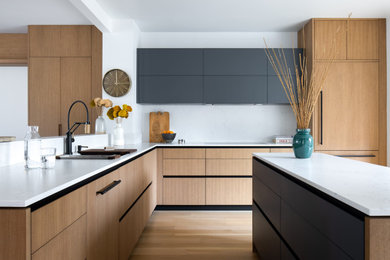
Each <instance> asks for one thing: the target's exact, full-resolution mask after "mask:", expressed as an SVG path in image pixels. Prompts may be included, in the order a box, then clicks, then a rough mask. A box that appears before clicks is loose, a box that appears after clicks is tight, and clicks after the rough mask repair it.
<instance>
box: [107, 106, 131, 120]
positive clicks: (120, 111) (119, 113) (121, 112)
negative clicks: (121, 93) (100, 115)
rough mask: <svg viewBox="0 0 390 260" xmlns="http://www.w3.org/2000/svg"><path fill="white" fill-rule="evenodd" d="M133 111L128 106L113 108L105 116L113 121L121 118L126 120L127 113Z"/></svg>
mask: <svg viewBox="0 0 390 260" xmlns="http://www.w3.org/2000/svg"><path fill="white" fill-rule="evenodd" d="M132 111H133V108H132V107H131V106H129V105H126V104H124V105H122V108H121V107H120V106H114V107H112V108H110V109H109V110H108V111H107V116H108V118H109V119H111V120H114V118H118V117H122V118H128V117H129V113H130V112H132Z"/></svg>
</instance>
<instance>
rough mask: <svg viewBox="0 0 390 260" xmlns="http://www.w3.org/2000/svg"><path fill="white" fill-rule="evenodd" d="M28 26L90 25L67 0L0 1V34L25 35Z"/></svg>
mask: <svg viewBox="0 0 390 260" xmlns="http://www.w3.org/2000/svg"><path fill="white" fill-rule="evenodd" d="M29 24H91V22H90V21H89V20H88V19H86V18H85V17H84V16H83V15H82V14H81V13H80V12H79V11H78V10H77V9H76V8H75V7H74V6H73V5H72V4H71V3H70V2H69V1H68V0H0V33H25V32H27V25H29Z"/></svg>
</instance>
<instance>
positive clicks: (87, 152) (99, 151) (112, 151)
mask: <svg viewBox="0 0 390 260" xmlns="http://www.w3.org/2000/svg"><path fill="white" fill-rule="evenodd" d="M136 151H137V149H87V150H82V151H80V152H79V153H80V154H82V155H112V154H119V155H124V154H128V153H134V152H136Z"/></svg>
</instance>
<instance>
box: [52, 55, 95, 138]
mask: <svg viewBox="0 0 390 260" xmlns="http://www.w3.org/2000/svg"><path fill="white" fill-rule="evenodd" d="M76 100H82V101H84V102H85V103H86V104H87V106H88V104H89V102H90V101H91V100H92V97H91V58H61V113H60V114H61V124H62V133H63V134H65V133H66V131H67V130H68V126H67V124H68V123H67V119H68V110H69V107H70V105H71V104H72V103H73V102H74V101H76ZM86 117H87V115H86V112H85V109H84V106H83V105H82V104H76V105H75V106H74V107H73V109H72V112H71V114H70V122H69V124H70V125H69V126H70V127H72V125H73V123H74V122H85V120H86ZM84 133H85V132H84V127H83V126H80V127H79V129H77V131H76V132H75V134H84Z"/></svg>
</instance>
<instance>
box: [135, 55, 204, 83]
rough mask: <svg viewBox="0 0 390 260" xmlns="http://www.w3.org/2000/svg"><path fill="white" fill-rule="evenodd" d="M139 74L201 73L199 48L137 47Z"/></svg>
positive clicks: (201, 64) (201, 65) (201, 62)
mask: <svg viewBox="0 0 390 260" xmlns="http://www.w3.org/2000/svg"><path fill="white" fill-rule="evenodd" d="M137 62H138V74H139V75H149V76H153V75H168V76H177V75H202V73H203V54H202V50H201V49H139V50H138V60H137Z"/></svg>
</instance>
